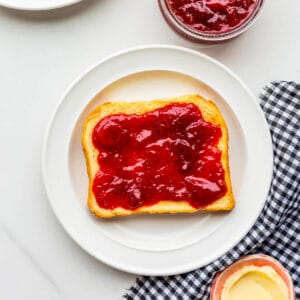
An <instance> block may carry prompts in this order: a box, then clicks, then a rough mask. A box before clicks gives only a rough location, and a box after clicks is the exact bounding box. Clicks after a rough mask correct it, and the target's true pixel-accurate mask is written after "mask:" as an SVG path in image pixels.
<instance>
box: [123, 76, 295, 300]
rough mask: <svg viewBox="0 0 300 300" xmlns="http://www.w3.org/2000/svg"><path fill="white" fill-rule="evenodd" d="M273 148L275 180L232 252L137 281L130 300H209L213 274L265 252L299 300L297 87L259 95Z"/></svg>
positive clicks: (285, 85) (275, 86)
mask: <svg viewBox="0 0 300 300" xmlns="http://www.w3.org/2000/svg"><path fill="white" fill-rule="evenodd" d="M260 99H261V102H260V104H261V107H262V109H263V111H264V113H265V116H266V119H267V121H268V123H269V126H270V130H271V134H272V140H273V149H274V170H273V180H272V184H271V187H270V191H269V195H268V198H267V201H266V204H265V206H264V208H263V211H262V212H261V214H260V216H259V218H258V220H257V222H256V223H255V225H254V226H253V227H252V229H251V230H250V231H249V232H248V234H247V235H246V236H245V237H244V238H243V240H242V241H241V242H239V243H238V244H237V245H236V246H235V247H234V248H232V249H231V250H230V251H228V252H227V253H226V254H225V255H224V256H222V257H220V258H219V259H217V260H215V261H214V262H212V263H211V264H209V265H207V266H205V267H203V268H200V269H197V270H195V271H192V272H189V273H186V274H181V275H176V276H167V277H141V278H138V279H137V280H136V282H135V284H134V285H133V286H132V287H131V288H130V289H129V290H128V291H127V293H126V295H124V299H130V300H152V299H155V300H160V299H164V300H165V299H170V300H171V299H172V300H175V299H176V300H177V299H178V300H181V299H182V300H185V299H186V300H190V299H201V300H206V299H209V295H210V287H211V284H212V281H213V279H214V278H215V276H216V274H217V273H218V272H220V271H222V270H223V269H224V268H226V267H227V266H229V265H230V264H232V263H233V262H235V261H236V260H237V259H239V258H240V257H241V256H244V255H247V254H254V253H264V254H267V255H270V256H272V257H274V258H276V259H278V260H279V261H280V262H281V263H282V264H283V265H284V266H285V267H286V269H287V270H288V271H289V273H290V275H291V277H292V280H293V282H294V285H295V292H296V299H300V197H299V190H300V165H299V162H300V129H299V125H300V84H298V83H295V82H286V81H276V82H272V83H271V84H269V85H268V86H266V87H265V88H264V90H263V92H262V93H261V95H260Z"/></svg>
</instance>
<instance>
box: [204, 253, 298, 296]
mask: <svg viewBox="0 0 300 300" xmlns="http://www.w3.org/2000/svg"><path fill="white" fill-rule="evenodd" d="M210 299H211V300H241V299H243V300H253V299H255V300H294V299H295V292H294V287H293V282H292V280H291V278H290V276H289V274H288V272H287V270H286V269H285V268H284V267H283V266H282V265H281V264H280V263H279V262H278V261H277V260H275V259H274V258H272V257H270V256H267V255H263V254H254V255H249V256H245V257H244V258H242V259H240V260H239V261H237V262H236V263H234V264H232V265H231V266H229V267H228V268H226V269H225V270H224V271H222V272H221V273H219V274H218V275H217V276H216V278H215V280H214V282H213V285H212V288H211V295H210Z"/></svg>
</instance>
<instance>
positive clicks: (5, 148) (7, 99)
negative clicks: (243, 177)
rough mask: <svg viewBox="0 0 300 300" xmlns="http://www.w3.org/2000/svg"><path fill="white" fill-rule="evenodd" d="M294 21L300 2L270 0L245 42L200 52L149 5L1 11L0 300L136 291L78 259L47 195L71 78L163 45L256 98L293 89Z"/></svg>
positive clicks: (128, 278)
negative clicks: (229, 77) (269, 86)
mask: <svg viewBox="0 0 300 300" xmlns="http://www.w3.org/2000/svg"><path fill="white" fill-rule="evenodd" d="M287 2H288V4H289V7H287ZM299 11H300V1H299V0H289V1H286V0H269V1H267V4H266V7H265V11H264V13H263V15H262V17H261V19H260V20H259V21H258V22H257V24H256V25H255V26H254V27H253V28H252V29H251V30H250V31H249V32H248V33H246V34H245V35H243V36H242V37H240V38H238V39H236V40H234V41H231V42H229V43H226V44H223V45H219V46H216V47H209V48H203V49H201V48H202V47H201V46H199V45H197V44H192V43H189V42H187V41H185V40H184V39H182V38H181V37H179V36H177V35H176V34H175V33H173V31H172V30H171V29H170V28H169V27H168V26H167V25H166V24H165V22H164V20H163V18H162V16H161V14H160V12H159V9H158V7H157V3H156V1H155V0H90V1H89V0H86V1H83V2H82V3H81V4H79V5H75V6H73V7H69V8H65V9H61V10H56V11H52V12H43V13H29V12H17V11H13V10H8V9H4V8H0V140H1V148H0V154H1V155H0V166H1V167H0V188H1V189H0V190H1V201H0V298H1V299H5V300H6V299H13V300H14V299H43V300H45V299H52V300H53V299H72V300H75V299H120V297H121V295H122V293H123V292H124V290H125V288H126V287H129V286H130V285H131V284H132V283H133V281H134V278H135V276H133V275H129V274H126V273H123V272H119V271H117V270H114V269H112V268H110V267H107V266H105V265H104V264H102V263H100V262H98V261H96V260H95V259H93V258H92V257H90V256H89V255H88V254H86V253H85V252H84V251H83V250H81V249H80V248H79V247H78V246H77V245H76V244H75V243H74V242H73V241H72V240H71V239H70V238H69V237H68V236H67V234H66V233H65V231H64V230H63V228H62V227H61V226H60V225H59V223H58V221H57V219H56V217H55V216H54V214H53V212H52V210H51V208H50V206H49V204H48V200H47V196H46V194H45V190H44V186H43V182H42V177H41V148H42V141H43V135H44V130H45V127H46V124H47V122H48V120H49V118H50V115H51V114H52V112H53V110H54V107H55V106H56V104H57V101H58V99H59V97H60V95H61V94H62V92H63V91H64V90H65V88H66V87H67V86H68V85H69V84H70V82H71V81H72V80H73V79H74V78H75V77H76V76H78V75H79V74H80V73H81V72H82V71H83V70H84V69H85V68H86V67H88V66H89V65H90V64H92V63H94V62H96V61H98V60H99V59H101V58H103V57H104V56H106V55H108V54H110V53H112V52H114V51H118V50H121V49H124V48H127V47H132V46H136V45H141V44H151V43H165V44H175V45H181V46H187V47H191V48H194V49H197V50H200V49H201V51H203V52H205V53H207V54H209V55H211V56H213V57H215V58H217V59H219V60H220V61H221V62H223V63H225V64H226V65H227V66H229V67H230V68H232V69H233V70H234V71H235V72H236V73H237V74H238V75H240V76H241V77H242V78H243V79H244V81H245V82H246V83H247V84H248V85H249V86H250V88H251V89H252V90H253V91H254V92H255V93H256V94H258V92H259V90H260V89H261V88H262V87H263V85H264V84H266V83H268V82H269V81H271V80H274V79H286V80H293V79H297V78H298V79H299V76H300V73H299V72H300V60H299V53H300V18H299Z"/></svg>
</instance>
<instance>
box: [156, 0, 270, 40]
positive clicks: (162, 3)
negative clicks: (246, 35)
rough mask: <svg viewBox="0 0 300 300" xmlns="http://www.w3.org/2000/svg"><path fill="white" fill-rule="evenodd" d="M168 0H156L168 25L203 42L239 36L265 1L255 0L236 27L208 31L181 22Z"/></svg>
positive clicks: (190, 37) (255, 17)
mask: <svg viewBox="0 0 300 300" xmlns="http://www.w3.org/2000/svg"><path fill="white" fill-rule="evenodd" d="M168 1H169V0H158V4H159V7H160V10H161V12H162V14H163V16H164V18H165V20H166V21H167V23H168V24H169V25H170V27H171V28H172V29H174V30H175V31H176V32H177V33H179V34H180V35H182V36H183V37H185V38H187V39H189V40H191V41H195V42H205V43H219V42H223V41H227V40H230V39H232V38H235V37H237V36H239V35H240V34H242V33H243V32H245V31H246V30H248V29H249V28H250V27H251V26H252V25H253V24H254V23H255V21H256V20H257V19H258V17H259V16H260V15H261V12H262V8H263V6H264V3H265V0H257V4H256V6H255V8H254V11H253V12H252V13H251V14H250V16H248V18H247V19H246V20H245V21H243V22H242V23H241V24H240V25H238V26H237V27H234V28H233V29H231V30H229V31H226V32H220V33H217V32H215V33H210V32H201V31H198V30H194V29H192V28H190V27H188V26H187V25H185V24H184V23H183V22H181V21H180V20H179V19H178V18H176V16H174V14H173V13H172V11H171V9H170V7H169V4H168Z"/></svg>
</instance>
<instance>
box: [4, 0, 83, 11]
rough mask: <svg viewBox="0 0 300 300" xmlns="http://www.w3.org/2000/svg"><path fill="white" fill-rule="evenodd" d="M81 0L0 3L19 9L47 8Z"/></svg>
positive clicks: (16, 0)
mask: <svg viewBox="0 0 300 300" xmlns="http://www.w3.org/2000/svg"><path fill="white" fill-rule="evenodd" d="M81 1H82V0H0V5H2V6H6V7H9V8H13V9H20V10H49V9H55V8H61V7H64V6H68V5H72V4H75V3H78V2H81Z"/></svg>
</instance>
